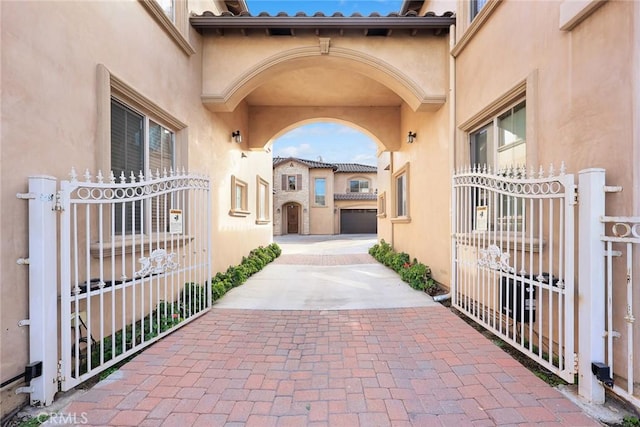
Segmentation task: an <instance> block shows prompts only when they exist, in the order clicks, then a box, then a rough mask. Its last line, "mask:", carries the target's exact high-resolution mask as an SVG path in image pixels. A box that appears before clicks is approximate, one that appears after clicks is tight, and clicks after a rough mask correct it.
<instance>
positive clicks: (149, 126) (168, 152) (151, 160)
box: [111, 98, 175, 234]
mask: <svg viewBox="0 0 640 427" xmlns="http://www.w3.org/2000/svg"><path fill="white" fill-rule="evenodd" d="M172 168H175V134H174V132H173V131H171V130H169V129H167V128H166V127H164V126H162V125H160V124H158V123H156V122H155V121H153V120H151V119H150V118H149V117H147V116H145V115H143V114H141V113H139V112H137V111H135V110H133V109H132V108H130V107H128V106H126V105H125V104H123V103H121V102H119V101H118V100H116V99H113V98H112V99H111V170H112V171H113V174H114V175H115V176H116V178H117V180H118V181H120V179H121V176H124V177H125V178H126V179H127V182H128V181H129V179H130V178H129V177H130V176H131V174H133V175H134V176H138V175H139V173H140V172H143V173H146V172H147V171H151V172H152V173H153V174H156V173H157V172H160V173H163V172H164V171H169V170H170V169H172ZM165 206H166V200H165V199H164V196H160V198H159V199H158V200H154V202H153V203H152V204H151V208H150V209H151V210H150V211H148V212H150V214H151V216H150V221H147V224H150V227H151V229H150V230H145V231H147V232H149V231H165V228H166V224H165V222H166V221H165V219H166V217H167V215H166V212H165V211H166V210H167V209H168V208H167V209H165V208H164V207H165ZM147 209H149V207H147ZM141 211H142V206H141V204H140V202H135V203H126V204H125V206H123V205H122V204H119V205H116V212H118V213H120V214H116V216H115V227H116V230H118V231H120V230H122V231H123V232H125V233H127V234H131V233H141V232H143V230H142V225H143V221H142V220H141V217H140V212H141ZM134 212H135V213H134Z"/></svg>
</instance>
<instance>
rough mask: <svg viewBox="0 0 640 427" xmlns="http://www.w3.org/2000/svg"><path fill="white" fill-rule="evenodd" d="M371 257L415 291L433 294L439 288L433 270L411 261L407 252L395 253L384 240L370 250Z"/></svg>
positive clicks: (416, 261) (415, 260) (414, 260)
mask: <svg viewBox="0 0 640 427" xmlns="http://www.w3.org/2000/svg"><path fill="white" fill-rule="evenodd" d="M369 255H371V256H372V257H374V258H375V259H376V260H377V261H378V262H380V263H382V264H384V265H386V266H387V267H389V268H391V269H393V270H394V271H395V272H397V273H398V274H399V275H400V278H401V279H402V280H403V281H405V282H407V283H408V284H409V285H410V286H411V287H412V288H414V289H418V290H421V291H426V292H428V293H429V294H433V293H435V291H436V290H437V288H438V286H437V285H436V282H435V281H434V280H433V279H432V278H431V269H430V268H429V267H428V266H426V265H425V264H422V263H420V262H418V260H417V259H415V258H414V259H413V261H411V257H410V256H409V254H407V253H405V252H400V253H397V252H395V251H394V250H393V248H392V247H391V245H390V244H388V243H387V242H385V241H384V240H381V241H380V243H376V244H375V245H373V246H372V247H371V248H369Z"/></svg>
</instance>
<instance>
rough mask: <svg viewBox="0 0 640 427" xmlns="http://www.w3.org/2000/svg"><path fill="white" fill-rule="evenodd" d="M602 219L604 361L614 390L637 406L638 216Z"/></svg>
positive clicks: (639, 221) (638, 391)
mask: <svg viewBox="0 0 640 427" xmlns="http://www.w3.org/2000/svg"><path fill="white" fill-rule="evenodd" d="M601 221H602V223H604V224H605V225H606V227H605V234H604V235H603V236H602V237H601V240H602V241H603V242H604V244H605V272H606V301H607V305H606V320H605V324H606V333H605V336H606V343H605V348H606V363H607V365H608V366H609V368H610V369H611V372H612V379H613V380H614V384H613V386H612V388H613V391H614V392H615V393H617V394H618V395H620V396H622V397H623V398H625V399H626V400H628V401H629V402H631V403H633V404H634V405H635V406H636V407H639V408H640V389H639V387H638V386H637V384H634V382H635V378H636V377H637V376H638V375H637V373H636V372H637V371H636V370H635V366H634V365H637V364H638V359H637V355H636V353H637V352H634V349H635V350H637V349H638V345H637V344H634V342H635V341H634V322H635V321H636V317H635V315H634V307H633V306H634V304H633V302H634V292H633V290H634V284H635V286H637V277H638V271H637V270H636V271H634V268H633V267H634V261H635V263H636V264H635V265H636V268H637V266H638V259H640V256H639V254H638V252H637V249H638V245H639V244H640V217H611V216H605V217H602V219H601ZM634 249H636V251H634ZM618 286H624V288H625V291H626V292H622V294H623V295H624V297H621V296H622V295H620V294H621V293H617V294H616V293H615V292H614V288H615V287H618ZM636 299H637V296H636ZM614 307H616V308H618V310H615V309H614ZM616 329H618V330H616ZM616 341H617V342H616ZM616 383H620V385H619V384H616Z"/></svg>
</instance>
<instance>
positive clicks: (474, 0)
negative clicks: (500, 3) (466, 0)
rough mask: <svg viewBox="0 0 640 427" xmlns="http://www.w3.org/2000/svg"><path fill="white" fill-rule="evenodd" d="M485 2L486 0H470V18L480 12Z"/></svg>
mask: <svg viewBox="0 0 640 427" xmlns="http://www.w3.org/2000/svg"><path fill="white" fill-rule="evenodd" d="M485 4H487V0H471V20H473V18H475V17H476V16H477V15H478V13H480V11H481V10H482V8H483V7H484V5H485Z"/></svg>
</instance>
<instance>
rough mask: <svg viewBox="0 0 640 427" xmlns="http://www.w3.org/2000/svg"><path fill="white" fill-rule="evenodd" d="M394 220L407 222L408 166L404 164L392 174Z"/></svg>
mask: <svg viewBox="0 0 640 427" xmlns="http://www.w3.org/2000/svg"><path fill="white" fill-rule="evenodd" d="M392 182H393V193H394V194H393V195H394V203H393V206H394V212H393V216H394V219H396V220H400V221H396V222H409V221H410V220H411V218H410V216H409V164H408V163H407V164H405V165H404V166H403V167H402V168H400V169H399V170H398V171H397V172H395V173H394V174H393V181H392Z"/></svg>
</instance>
